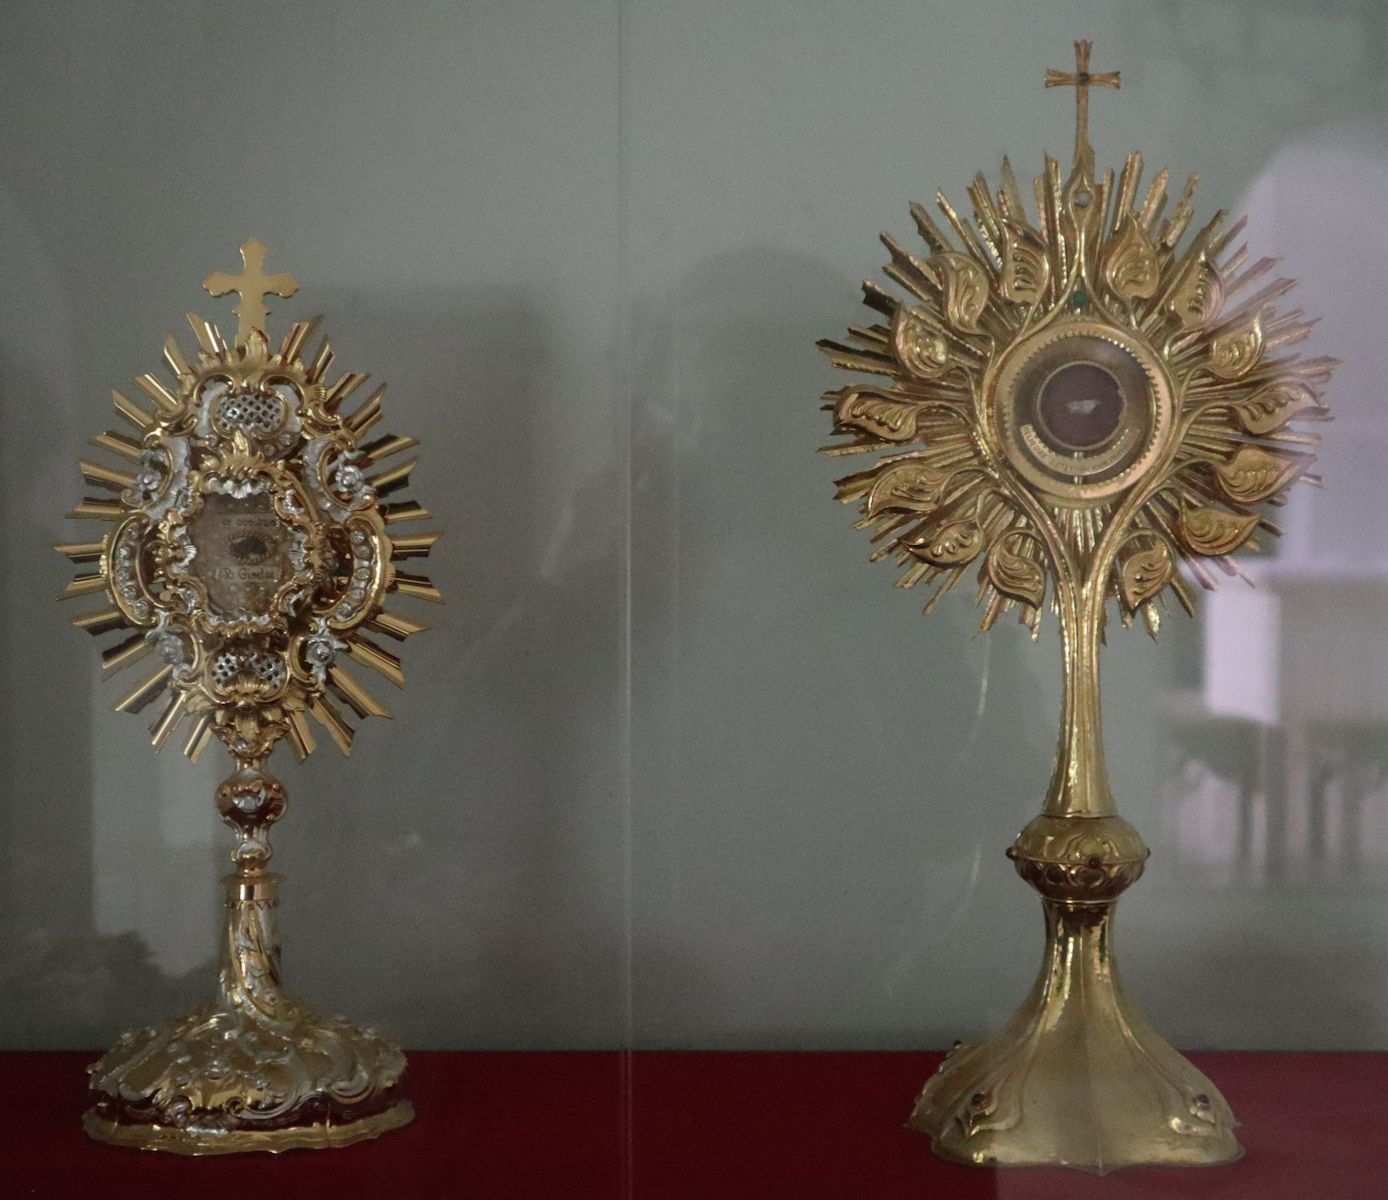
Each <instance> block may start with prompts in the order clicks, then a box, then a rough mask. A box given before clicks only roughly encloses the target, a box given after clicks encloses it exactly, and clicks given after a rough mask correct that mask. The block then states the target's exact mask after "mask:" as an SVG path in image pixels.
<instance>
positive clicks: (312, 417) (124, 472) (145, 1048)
mask: <svg viewBox="0 0 1388 1200" xmlns="http://www.w3.org/2000/svg"><path fill="white" fill-rule="evenodd" d="M241 254H242V258H243V261H244V264H245V269H244V271H243V272H242V273H241V274H240V275H237V276H230V275H226V274H222V273H217V274H214V275H211V276H209V277H208V279H207V280H206V282H205V285H204V286H205V287H206V288H207V290H208V291H210V292H211V293H212V294H213V295H226V294H228V293H232V292H235V293H237V294H239V296H240V302H239V303H238V305H237V306H236V310H235V311H236V314H237V317H238V332H237V336H236V338H235V339H234V340H229V339H228V338H226V337H225V336H224V335H223V334H222V333H221V331H220V330H218V328H217V327H216V326H215V325H214V324H212V323H211V322H209V321H205V320H203V319H202V318H200V317H197V316H190V317H189V321H190V323H191V325H192V327H193V332H194V334H195V336H196V338H197V349H196V352H195V354H194V355H193V356H192V357H188V356H186V355H185V353H184V351H183V349H182V348H181V347H180V346H179V344H178V342H177V341H176V340H175V338H174V337H173V335H172V334H170V335H169V336H168V337H167V338H166V339H165V342H164V361H165V364H166V365H167V367H168V371H169V375H170V377H169V378H168V379H161V378H159V377H157V376H155V375H153V374H149V375H142V376H140V377H139V378H138V379H136V380H135V385H136V387H137V388H138V389H139V391H140V393H142V394H143V396H144V397H145V398H146V399H147V401H148V403H140V402H137V401H136V400H135V399H133V398H132V397H131V396H130V395H128V394H126V393H124V392H120V391H117V392H116V393H115V406H116V411H117V412H118V413H119V414H120V415H121V417H123V418H124V420H125V421H126V422H127V423H128V424H129V425H130V426H131V427H132V429H133V434H127V433H120V432H106V433H103V434H101V435H100V436H99V437H97V438H94V439H93V442H94V444H95V445H96V446H97V447H99V448H100V449H101V450H103V451H104V452H106V453H107V454H109V455H111V456H114V458H115V459H119V460H125V462H126V463H127V464H129V465H128V466H123V467H119V468H117V467H113V466H107V465H104V464H101V463H98V462H94V461H86V460H84V461H83V462H82V464H81V467H82V475H83V478H84V479H85V480H86V481H87V483H89V484H90V485H92V486H93V487H94V488H97V489H100V490H101V491H103V492H105V493H107V496H106V497H89V498H87V499H85V500H83V501H82V503H81V504H79V505H78V507H77V508H76V509H75V510H74V511H73V513H72V514H71V515H72V516H73V517H76V518H79V519H84V520H97V521H103V522H107V523H109V524H110V526H111V528H110V531H109V532H108V533H106V534H105V535H104V536H103V537H102V538H101V539H100V540H98V541H91V542H80V543H72V544H67V545H62V546H59V547H57V549H58V550H59V551H61V552H62V553H63V554H65V555H67V556H68V558H70V559H71V560H72V561H73V562H75V563H78V564H82V565H83V566H87V565H88V564H90V566H91V568H92V569H89V570H85V571H84V572H83V573H81V574H79V575H78V576H77V578H76V579H75V580H73V581H72V583H70V584H69V585H68V587H67V589H66V591H65V592H64V593H63V595H64V596H65V597H79V596H87V595H99V596H101V597H102V606H101V607H99V608H97V609H96V610H94V611H92V612H88V613H85V614H83V615H81V616H78V617H76V618H75V619H74V621H73V623H74V624H75V625H76V626H77V627H78V628H80V629H85V630H86V631H87V632H89V633H92V634H95V635H106V634H111V633H117V632H118V633H119V634H120V637H119V639H118V640H117V641H116V642H115V643H114V644H113V645H111V646H109V647H108V648H107V649H106V650H105V651H104V652H103V653H102V671H103V675H112V674H115V673H117V672H120V671H123V670H125V669H126V668H128V667H131V666H133V665H135V664H136V663H140V662H143V661H145V660H147V659H150V658H153V659H154V660H155V662H156V664H157V665H156V666H155V668H154V669H153V671H150V672H148V673H147V674H145V676H144V677H143V678H142V679H141V680H140V682H139V683H138V684H136V685H135V687H134V688H132V689H131V690H130V691H129V692H128V693H127V694H126V695H125V696H124V697H123V698H122V699H121V700H120V701H119V702H118V703H117V705H116V707H117V709H119V710H120V711H122V712H139V711H141V710H144V709H146V708H147V707H149V706H150V705H153V704H155V703H156V702H161V703H160V705H159V707H158V709H157V710H156V711H157V715H156V716H155V718H154V721H153V723H152V724H151V726H150V734H151V738H152V740H153V743H154V746H155V748H156V749H159V748H162V747H163V746H164V745H165V744H166V743H167V742H168V741H169V740H170V739H171V738H172V737H173V736H174V734H175V733H176V732H177V731H178V730H179V728H180V727H181V726H185V725H186V726H188V733H187V735H186V738H185V740H184V742H183V748H184V751H185V752H186V753H187V754H188V755H189V756H190V757H191V758H194V759H196V758H197V757H198V755H199V754H201V752H202V751H203V749H204V748H205V747H206V745H207V744H208V742H209V741H210V740H211V739H212V738H213V737H216V738H217V739H218V740H220V741H221V742H222V743H223V744H224V745H225V747H226V749H227V751H228V752H229V753H230V754H231V756H232V758H233V760H234V761H235V764H236V770H235V772H234V773H233V774H232V775H231V777H230V778H228V779H227V780H226V781H225V782H224V783H223V784H222V785H221V787H219V789H218V792H217V807H218V810H219V812H220V813H221V815H222V817H223V819H224V820H225V821H226V822H227V824H228V825H230V826H231V827H232V829H233V830H234V831H235V832H236V834H237V838H238V840H237V845H236V848H235V850H234V851H233V853H232V861H233V862H234V864H235V866H236V874H234V875H233V876H230V877H229V878H228V880H227V921H228V925H227V931H226V937H225V939H224V951H223V957H222V969H221V975H220V980H219V987H218V991H217V994H216V995H215V996H214V998H213V999H212V1000H211V1001H210V1002H209V1003H208V1004H206V1005H204V1006H203V1007H202V1008H200V1009H198V1010H197V1011H195V1012H194V1013H192V1014H190V1015H188V1016H187V1017H183V1018H180V1019H179V1020H177V1021H174V1022H172V1023H170V1024H168V1025H165V1026H163V1027H161V1028H160V1029H157V1030H155V1029H149V1030H145V1031H143V1032H141V1033H137V1034H127V1035H125V1037H124V1038H122V1040H121V1042H120V1044H119V1045H118V1046H116V1047H115V1049H113V1050H111V1051H110V1052H109V1053H108V1054H107V1055H106V1056H105V1057H104V1058H103V1059H102V1060H101V1061H100V1062H98V1063H97V1064H95V1066H93V1068H92V1093H93V1101H94V1107H93V1109H92V1111H91V1112H90V1113H88V1115H87V1120H86V1125H87V1129H88V1132H90V1133H91V1134H92V1136H94V1137H97V1138H99V1139H101V1140H105V1141H112V1142H119V1143H123V1144H132V1145H139V1146H143V1147H147V1148H152V1149H165V1150H173V1151H176V1152H180V1153H216V1152H220V1151H226V1150H242V1149H271V1150H279V1149H286V1148H289V1147H291V1146H316V1145H340V1144H344V1143H346V1142H349V1141H354V1140H358V1139H360V1138H362V1137H370V1136H374V1135H375V1134H377V1133H379V1132H382V1131H383V1130H385V1129H388V1128H392V1127H394V1126H395V1125H399V1124H403V1123H404V1122H405V1121H407V1120H409V1118H410V1115H411V1110H410V1107H409V1105H408V1103H406V1102H405V1101H403V1100H401V1099H400V1098H399V1095H398V1082H399V1078H400V1075H401V1072H402V1071H403V1070H404V1066H405V1062H404V1057H403V1055H401V1054H400V1052H399V1051H398V1050H397V1049H395V1048H394V1047H393V1046H391V1045H390V1044H389V1043H387V1042H385V1041H384V1040H383V1039H381V1038H380V1037H378V1036H377V1035H375V1034H374V1033H371V1032H369V1031H362V1030H358V1029H356V1028H355V1027H354V1026H351V1025H349V1024H348V1023H347V1022H346V1021H344V1020H342V1019H341V1018H339V1017H327V1016H323V1015H321V1014H319V1013H316V1012H314V1011H313V1010H311V1009H309V1008H307V1007H305V1006H303V1005H301V1004H299V1003H297V1002H296V1001H294V1000H292V999H290V998H289V997H287V996H286V995H285V994H284V993H283V992H282V991H281V989H280V983H279V942H278V937H277V935H276V933H275V924H274V911H275V906H276V880H277V877H276V876H274V875H271V874H269V873H268V872H267V870H266V867H267V864H268V862H269V859H270V854H271V851H270V842H269V829H270V825H271V824H272V823H273V822H274V821H275V820H277V819H278V818H279V816H280V815H281V814H282V812H283V811H284V805H285V796H284V789H283V787H282V785H281V784H280V783H279V781H278V780H276V779H275V778H274V777H273V776H271V775H269V774H267V773H266V772H265V770H264V763H265V760H266V758H268V756H269V755H270V753H271V751H272V750H273V749H274V747H275V746H276V744H277V743H278V742H279V741H280V740H281V739H285V740H287V741H288V742H289V744H290V746H291V747H292V748H293V750H294V751H295V753H296V754H297V755H298V756H299V757H300V758H304V757H306V756H307V755H308V754H310V753H311V752H312V751H313V749H314V747H315V743H316V739H315V735H314V732H313V725H312V724H310V718H312V720H313V722H315V723H316V724H317V725H318V726H319V727H321V729H322V730H323V731H324V732H326V733H327V735H328V737H329V738H330V739H331V740H332V741H333V742H334V744H336V746H337V747H338V748H339V749H340V750H341V751H342V753H344V754H346V753H348V751H349V750H350V749H351V745H352V739H353V730H352V726H351V724H350V722H349V720H348V718H347V716H346V715H344V712H343V709H342V708H341V707H339V706H340V705H341V706H345V708H346V709H348V710H350V711H351V712H352V713H354V714H355V715H356V716H357V717H361V718H364V717H371V716H375V717H389V716H390V715H391V714H390V711H389V710H388V709H387V708H386V706H385V705H384V704H382V703H381V702H380V701H379V700H378V699H376V698H375V696H373V695H372V694H371V693H370V692H369V691H368V690H367V688H366V687H365V686H363V684H362V683H361V682H360V681H359V679H358V678H357V676H356V675H355V674H354V673H353V672H351V671H350V670H348V669H347V667H346V665H345V663H346V661H347V660H351V661H353V662H355V663H357V664H359V665H360V666H364V667H367V668H370V669H372V670H374V671H376V672H378V673H379V674H381V675H382V676H384V677H385V679H387V680H389V681H390V682H391V683H392V684H395V685H396V686H399V687H403V686H404V674H403V672H402V670H401V665H400V660H399V658H398V657H397V656H396V655H395V654H393V653H391V652H390V651H388V650H387V649H385V647H384V646H382V645H381V644H380V643H379V642H378V641H376V640H374V638H373V637H369V636H367V634H368V632H369V633H371V634H374V635H378V636H384V637H387V638H393V639H396V640H404V639H405V638H407V637H408V636H410V635H411V634H413V633H417V632H419V631H421V630H424V629H426V628H428V626H427V625H426V624H425V623H424V622H422V621H419V620H417V619H415V618H414V617H411V616H408V615H406V614H404V613H401V612H397V611H393V610H391V609H387V607H386V605H387V602H388V601H390V600H391V599H392V598H393V597H395V596H397V595H405V596H414V597H418V598H420V599H425V600H433V601H438V600H441V599H442V597H441V596H440V594H439V592H438V591H437V590H436V589H435V588H434V586H433V584H432V583H431V582H430V581H429V580H428V579H427V578H426V577H424V576H423V575H420V574H418V573H414V572H410V571H406V570H404V569H402V568H401V567H400V566H399V565H398V564H400V563H403V562H408V561H409V560H413V559H418V558H422V557H424V556H426V555H427V554H428V553H429V551H430V548H431V547H432V546H433V544H434V542H435V541H436V540H437V539H438V537H439V535H438V534H437V533H419V534H411V533H407V532H399V531H398V530H399V527H400V526H401V525H402V524H403V523H405V522H411V521H417V520H422V519H426V518H428V516H429V513H428V512H427V511H426V510H425V509H424V508H423V507H421V506H420V505H419V504H417V503H415V502H413V501H410V500H404V499H402V498H400V495H399V493H401V492H402V491H403V490H404V489H405V488H406V487H407V486H408V484H409V478H410V473H411V470H412V468H413V467H414V460H413V459H409V460H407V461H405V462H403V463H400V464H399V465H392V462H391V461H390V460H394V459H395V458H396V456H398V455H400V454H401V453H402V452H404V451H406V450H409V449H410V448H411V447H413V446H415V445H416V444H417V443H416V441H415V439H414V438H409V437H397V436H394V435H390V434H385V435H381V436H376V437H372V436H371V434H372V432H373V430H374V429H375V427H376V426H377V424H378V423H379V422H380V420H381V395H382V393H383V391H384V390H385V389H384V388H383V387H381V388H377V389H376V390H375V391H373V392H371V393H370V394H369V395H368V396H367V398H366V399H365V400H364V401H362V402H360V403H358V404H356V405H355V406H349V404H348V400H349V397H351V396H353V395H354V394H355V393H356V392H357V390H358V389H359V388H360V387H361V386H362V385H363V384H364V383H365V382H366V380H367V378H368V377H367V376H365V375H361V374H357V373H355V372H349V373H346V374H343V375H340V376H338V377H336V378H335V379H331V380H330V379H329V372H330V369H331V367H332V363H333V358H334V355H333V350H332V347H331V346H330V345H329V343H328V342H327V340H326V339H324V340H323V341H322V342H321V344H320V345H318V346H317V347H316V348H315V349H314V350H313V351H312V353H305V350H306V348H307V347H308V346H309V342H310V339H311V338H312V337H313V335H314V333H315V331H316V329H317V326H318V323H319V322H318V318H314V319H313V320H310V321H303V322H298V323H295V324H294V325H292V326H291V327H290V329H289V332H288V333H287V334H286V335H285V336H284V338H283V340H281V341H279V342H278V343H275V342H273V341H272V340H271V338H270V337H269V334H268V332H267V330H266V319H267V316H268V313H269V310H268V308H267V307H266V305H265V302H264V296H265V295H266V294H273V295H278V296H284V297H288V296H292V295H293V294H294V293H295V291H296V290H297V286H298V285H297V283H296V282H295V281H294V279H293V278H292V277H291V276H289V275H274V276H267V275H266V274H265V272H264V260H265V247H264V246H263V245H261V243H259V242H257V241H255V240H251V241H249V242H247V243H246V244H245V245H244V246H243V247H242V249H241Z"/></svg>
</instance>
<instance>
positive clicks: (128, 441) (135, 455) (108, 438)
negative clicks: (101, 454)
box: [87, 429, 143, 462]
mask: <svg viewBox="0 0 1388 1200" xmlns="http://www.w3.org/2000/svg"><path fill="white" fill-rule="evenodd" d="M87 440H88V441H89V442H90V443H91V444H92V445H93V446H95V447H97V448H98V449H99V450H105V451H108V452H109V453H111V454H114V455H117V456H118V457H120V458H123V459H126V460H127V461H128V462H139V461H140V459H141V458H142V457H143V451H142V449H141V447H140V443H139V442H137V441H136V440H135V439H134V438H128V437H126V436H125V434H123V433H112V432H111V431H110V430H109V429H108V430H107V431H106V432H105V433H99V434H97V435H96V437H94V438H88V439H87Z"/></svg>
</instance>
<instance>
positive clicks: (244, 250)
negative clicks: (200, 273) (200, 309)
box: [202, 238, 299, 345]
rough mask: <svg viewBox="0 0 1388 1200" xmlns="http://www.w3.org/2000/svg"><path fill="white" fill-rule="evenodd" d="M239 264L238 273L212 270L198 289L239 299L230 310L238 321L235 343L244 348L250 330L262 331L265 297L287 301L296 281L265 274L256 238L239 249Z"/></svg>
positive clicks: (266, 313)
mask: <svg viewBox="0 0 1388 1200" xmlns="http://www.w3.org/2000/svg"><path fill="white" fill-rule="evenodd" d="M241 262H242V264H243V269H242V271H241V274H239V275H228V274H227V273H226V272H225V271H213V272H212V274H211V275H209V276H208V277H207V278H206V279H204V280H203V281H202V286H203V287H205V288H206V289H207V290H208V291H209V292H210V293H211V294H212V295H214V296H227V295H230V294H231V293H232V292H235V293H236V294H237V295H238V296H240V297H241V302H240V303H239V304H238V305H237V306H236V307H235V308H233V309H232V310H231V311H232V312H234V313H235V314H236V319H237V321H238V322H239V324H238V326H237V330H236V340H237V341H238V342H239V343H241V344H242V345H244V344H245V342H246V339H247V338H248V337H250V334H251V330H252V329H258V330H260V332H261V333H265V332H266V329H265V318H266V317H268V316H269V315H270V309H269V306H268V305H267V304H266V303H265V297H266V296H280V297H282V298H284V299H286V300H287V299H289V297H290V296H292V295H293V294H294V293H295V292H297V291H298V290H299V281H298V280H297V279H295V278H294V276H293V275H284V274H281V275H267V274H265V244H264V243H263V242H261V241H258V240H257V239H256V238H251V240H250V241H248V242H247V243H246V244H245V245H244V246H242V247H241Z"/></svg>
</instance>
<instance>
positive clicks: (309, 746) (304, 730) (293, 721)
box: [288, 712, 318, 762]
mask: <svg viewBox="0 0 1388 1200" xmlns="http://www.w3.org/2000/svg"><path fill="white" fill-rule="evenodd" d="M288 720H289V744H290V746H292V747H293V749H294V756H295V757H296V758H297V759H298V760H299V761H300V762H303V761H304V759H306V758H307V757H308V756H309V755H310V754H312V753H313V752H314V751H315V750H317V749H318V742H317V741H316V740H315V739H314V736H313V730H312V729H310V728H309V724H308V718H307V717H306V716H304V714H303V713H301V712H292V713H289V714H288Z"/></svg>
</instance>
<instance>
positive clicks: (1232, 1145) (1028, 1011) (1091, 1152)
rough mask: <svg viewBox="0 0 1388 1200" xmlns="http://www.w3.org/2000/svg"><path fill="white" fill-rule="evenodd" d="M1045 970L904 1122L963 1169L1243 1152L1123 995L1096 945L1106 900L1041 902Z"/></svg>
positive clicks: (1197, 1085) (1208, 1159)
mask: <svg viewBox="0 0 1388 1200" xmlns="http://www.w3.org/2000/svg"><path fill="white" fill-rule="evenodd" d="M1046 907H1047V925H1048V934H1049V938H1048V952H1047V961H1046V965H1045V967H1044V968H1043V970H1042V973H1041V977H1040V979H1039V980H1038V981H1037V984H1036V987H1035V988H1034V989H1033V990H1032V993H1031V995H1030V996H1029V997H1028V999H1027V1001H1026V1003H1025V1004H1023V1005H1022V1007H1021V1009H1020V1010H1019V1011H1018V1012H1017V1014H1016V1015H1015V1016H1014V1017H1013V1018H1012V1020H1011V1021H1010V1022H1009V1023H1008V1025H1007V1027H1006V1028H1005V1029H1004V1030H1003V1031H1002V1032H1001V1033H1000V1034H998V1036H997V1037H995V1038H993V1039H991V1040H989V1041H987V1042H982V1043H979V1044H977V1045H965V1046H959V1047H958V1048H956V1049H955V1051H954V1052H953V1053H952V1054H951V1055H950V1056H949V1057H948V1058H947V1059H946V1060H945V1062H944V1063H943V1064H942V1066H941V1067H940V1070H939V1072H938V1073H937V1074H936V1075H935V1077H934V1078H933V1079H931V1080H930V1082H929V1083H927V1084H926V1086H925V1090H924V1091H922V1092H921V1095H920V1098H919V1099H918V1100H917V1102H916V1106H915V1110H914V1111H913V1112H912V1114H911V1119H910V1121H909V1125H910V1127H911V1128H913V1129H916V1130H919V1131H920V1132H922V1133H925V1134H928V1135H929V1136H930V1137H931V1138H932V1139H933V1142H934V1148H935V1151H936V1153H938V1154H939V1155H941V1156H942V1157H944V1158H948V1159H951V1160H954V1161H956V1162H961V1163H970V1164H973V1165H976V1166H989V1167H1002V1166H1062V1167H1075V1168H1078V1169H1080V1170H1085V1171H1090V1172H1093V1173H1094V1174H1098V1175H1104V1174H1107V1173H1108V1172H1110V1171H1115V1170H1118V1169H1119V1168H1121V1167H1130V1166H1138V1165H1165V1166H1214V1165H1216V1164H1219V1163H1228V1162H1232V1161H1234V1160H1235V1159H1237V1158H1239V1157H1240V1156H1241V1155H1242V1153H1243V1150H1242V1148H1241V1147H1240V1146H1239V1143H1238V1141H1237V1140H1236V1139H1235V1137H1234V1127H1235V1125H1236V1124H1237V1122H1235V1120H1234V1115H1233V1113H1232V1112H1231V1111H1230V1109H1229V1105H1228V1104H1227V1103H1226V1102H1225V1100H1224V1097H1223V1096H1221V1095H1220V1094H1219V1092H1218V1091H1217V1090H1216V1089H1215V1087H1214V1085H1213V1084H1212V1083H1211V1082H1210V1081H1209V1080H1208V1079H1207V1078H1206V1077H1205V1076H1204V1075H1203V1074H1201V1072H1200V1071H1198V1070H1196V1068H1195V1067H1194V1066H1193V1065H1192V1064H1191V1063H1190V1062H1189V1061H1188V1060H1187V1059H1186V1058H1185V1057H1184V1056H1182V1055H1181V1054H1180V1053H1178V1052H1177V1051H1176V1050H1174V1049H1172V1047H1171V1046H1170V1045H1168V1044H1167V1043H1166V1042H1165V1041H1164V1040H1163V1039H1162V1038H1161V1037H1160V1036H1159V1035H1158V1034H1157V1033H1155V1032H1154V1031H1153V1030H1152V1029H1151V1027H1150V1026H1148V1024H1147V1023H1146V1021H1144V1020H1143V1019H1142V1017H1141V1015H1140V1014H1139V1013H1138V1012H1137V1011H1136V1010H1135V1009H1134V1008H1133V1007H1132V1006H1131V1005H1130V1004H1129V1003H1128V1001H1127V999H1126V997H1124V995H1123V993H1122V991H1121V989H1120V987H1119V986H1118V981H1117V978H1116V976H1115V975H1114V973H1113V967H1112V961H1111V957H1110V954H1109V950H1108V937H1109V930H1110V926H1109V921H1110V908H1109V907H1107V906H1105V907H1087V908H1073V907H1071V908H1067V907H1066V906H1063V905H1054V904H1050V903H1048V904H1047V906H1046Z"/></svg>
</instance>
